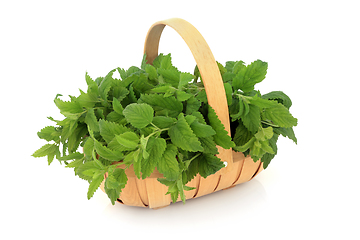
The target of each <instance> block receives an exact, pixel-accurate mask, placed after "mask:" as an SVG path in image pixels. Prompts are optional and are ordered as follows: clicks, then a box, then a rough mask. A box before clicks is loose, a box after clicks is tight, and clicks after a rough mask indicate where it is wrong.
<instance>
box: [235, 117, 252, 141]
mask: <svg viewBox="0 0 360 240" xmlns="http://www.w3.org/2000/svg"><path fill="white" fill-rule="evenodd" d="M238 123H239V125H238V126H237V127H236V130H235V135H234V138H233V141H234V142H235V144H236V145H237V146H242V145H244V144H246V143H247V142H248V141H249V140H250V139H251V138H252V137H253V136H254V134H253V133H252V132H250V131H249V130H248V129H247V128H246V127H245V126H244V124H243V123H242V122H241V121H238Z"/></svg>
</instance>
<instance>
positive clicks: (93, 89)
mask: <svg viewBox="0 0 360 240" xmlns="http://www.w3.org/2000/svg"><path fill="white" fill-rule="evenodd" d="M85 80H86V83H87V85H88V89H87V92H88V94H90V95H91V96H98V95H99V87H98V85H97V84H96V82H95V81H94V80H92V78H91V77H90V76H89V75H88V73H87V72H86V73H85Z"/></svg>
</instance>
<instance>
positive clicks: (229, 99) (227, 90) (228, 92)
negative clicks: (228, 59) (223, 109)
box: [224, 82, 233, 106]
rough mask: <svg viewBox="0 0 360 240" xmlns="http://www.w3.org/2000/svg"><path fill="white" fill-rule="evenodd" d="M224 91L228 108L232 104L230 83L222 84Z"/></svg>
mask: <svg viewBox="0 0 360 240" xmlns="http://www.w3.org/2000/svg"><path fill="white" fill-rule="evenodd" d="M224 89H225V93H226V100H227V103H228V106H230V105H231V104H232V93H233V91H232V86H231V84H230V83H227V82H226V83H224Z"/></svg>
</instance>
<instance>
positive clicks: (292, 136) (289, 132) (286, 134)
mask: <svg viewBox="0 0 360 240" xmlns="http://www.w3.org/2000/svg"><path fill="white" fill-rule="evenodd" d="M274 132H275V133H277V134H281V135H282V136H284V137H288V138H289V139H291V140H293V141H294V143H296V144H297V138H296V136H295V133H294V130H293V128H292V127H291V128H274Z"/></svg>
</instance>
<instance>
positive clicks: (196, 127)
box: [190, 120, 216, 138]
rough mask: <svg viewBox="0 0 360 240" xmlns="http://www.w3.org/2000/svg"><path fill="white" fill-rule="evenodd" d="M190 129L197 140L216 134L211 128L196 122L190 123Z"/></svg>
mask: <svg viewBox="0 0 360 240" xmlns="http://www.w3.org/2000/svg"><path fill="white" fill-rule="evenodd" d="M190 128H191V130H192V131H193V132H194V133H195V135H196V136H197V137H199V138H200V137H203V138H205V137H209V136H212V135H215V134H216V132H215V130H214V129H213V128H212V127H211V126H209V125H206V124H202V123H199V122H198V121H197V120H196V121H194V122H192V123H191V125H190Z"/></svg>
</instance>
